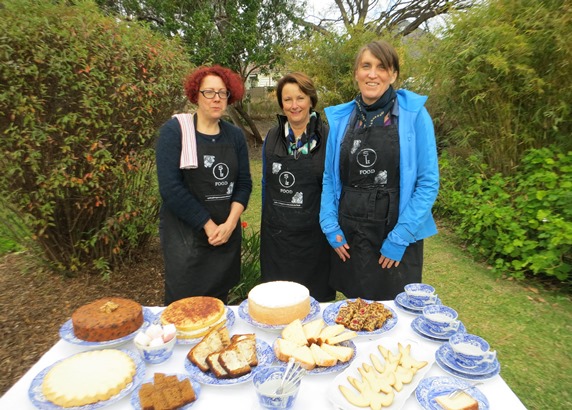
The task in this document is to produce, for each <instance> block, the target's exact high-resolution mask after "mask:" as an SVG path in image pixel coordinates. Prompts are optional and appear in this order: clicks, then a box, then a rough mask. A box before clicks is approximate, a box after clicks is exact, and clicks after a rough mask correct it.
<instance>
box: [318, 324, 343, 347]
mask: <svg viewBox="0 0 572 410" xmlns="http://www.w3.org/2000/svg"><path fill="white" fill-rule="evenodd" d="M344 330H346V328H345V327H344V325H330V326H326V327H325V328H323V329H322V331H321V332H320V336H318V343H323V342H326V343H328V338H331V337H334V336H337V335H339V334H340V333H342V332H343V331H344ZM330 344H332V343H330Z"/></svg>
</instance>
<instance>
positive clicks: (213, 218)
mask: <svg viewBox="0 0 572 410" xmlns="http://www.w3.org/2000/svg"><path fill="white" fill-rule="evenodd" d="M184 89H185V93H186V95H187V98H188V99H189V101H190V102H191V103H193V104H196V106H197V109H196V112H195V113H194V114H177V115H175V116H174V117H173V118H171V119H170V120H168V121H167V122H166V123H165V124H163V126H162V127H161V129H160V131H159V138H158V141H157V145H156V160H157V176H158V181H159V191H160V194H161V198H162V200H163V203H162V206H161V212H160V226H159V231H160V237H161V247H162V250H163V258H164V263H165V305H168V304H170V303H172V302H174V301H176V300H179V299H182V298H186V297H190V296H213V297H216V298H219V299H221V300H222V301H223V302H224V303H225V304H226V303H227V299H228V291H229V289H230V288H231V287H233V286H234V285H236V284H237V283H238V281H239V279H240V250H241V238H242V236H241V225H240V216H241V214H242V213H243V212H244V210H245V209H246V206H247V204H248V200H249V198H250V193H251V191H252V179H251V176H250V166H249V161H248V150H247V146H246V141H245V138H244V134H243V133H242V131H241V130H240V128H238V127H236V126H234V125H233V124H231V123H229V122H227V121H225V120H223V119H222V117H223V115H224V113H225V110H226V108H227V105H228V104H232V103H233V102H235V101H239V100H240V99H242V96H243V94H244V85H243V82H242V79H241V77H240V76H239V75H238V74H237V73H235V72H233V71H232V70H230V69H228V68H224V67H221V66H216V65H215V66H203V67H200V68H198V69H196V70H195V71H193V72H192V73H190V74H189V75H188V76H187V78H186V80H185V84H184Z"/></svg>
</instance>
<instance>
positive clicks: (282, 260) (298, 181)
mask: <svg viewBox="0 0 572 410" xmlns="http://www.w3.org/2000/svg"><path fill="white" fill-rule="evenodd" d="M322 143H323V142H322ZM281 144H282V141H281V140H280V136H278V138H276V139H275V140H274V141H273V142H269V146H268V147H266V153H265V155H267V158H266V176H265V179H266V186H265V195H264V197H265V198H264V201H265V203H264V204H263V207H264V208H263V211H262V224H261V244H260V265H261V272H262V281H263V282H267V281H272V280H289V281H294V282H298V283H301V284H303V285H304V286H306V287H307V288H308V289H309V290H310V295H311V296H312V297H314V298H315V299H316V300H318V301H324V302H325V301H331V300H333V299H334V298H335V295H336V292H335V290H334V289H332V288H331V287H330V286H329V284H328V282H329V273H330V269H329V267H330V252H331V248H330V246H329V244H328V241H327V240H326V237H325V235H324V234H323V232H322V230H321V228H320V223H319V216H318V215H319V212H320V198H321V193H322V174H323V167H324V155H323V151H324V149H325V144H324V145H322V148H321V151H322V152H320V153H317V154H316V155H312V154H307V155H300V156H299V157H297V158H298V159H295V157H294V156H292V155H289V154H288V153H287V151H286V147H283V146H282V145H284V144H282V145H281Z"/></svg>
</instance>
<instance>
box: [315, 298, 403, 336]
mask: <svg viewBox="0 0 572 410" xmlns="http://www.w3.org/2000/svg"><path fill="white" fill-rule="evenodd" d="M355 300H356V299H347V300H340V301H337V302H335V303H332V304H331V305H329V306H328V307H326V308H325V309H324V313H323V314H322V316H323V318H324V322H326V324H327V325H330V326H331V325H335V324H336V317H337V316H338V311H339V310H340V308H341V307H342V306H345V305H346V304H347V302H348V301H351V302H354V301H355ZM362 300H363V301H364V302H367V303H372V302H373V301H371V300H366V299H362ZM379 303H381V302H379ZM383 306H384V307H385V308H386V309H387V310H389V311H390V312H391V316H392V317H390V318H388V319H387V320H386V321H385V322H384V323H383V326H381V327H380V328H379V329H375V330H373V331H371V332H369V331H366V330H359V331H357V332H356V333H357V335H358V336H366V337H371V336H378V335H382V334H384V333H387V332H389V331H390V330H391V329H393V328H394V327H395V325H396V324H397V321H398V319H399V317H398V315H397V313H396V312H395V310H393V309H392V308H390V307H389V306H387V305H386V304H385V303H383Z"/></svg>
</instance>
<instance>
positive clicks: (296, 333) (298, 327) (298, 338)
mask: <svg viewBox="0 0 572 410" xmlns="http://www.w3.org/2000/svg"><path fill="white" fill-rule="evenodd" d="M282 338H284V339H286V340H290V341H291V342H294V343H296V344H297V345H300V346H306V345H307V344H308V341H307V340H306V335H305V334H304V328H303V327H302V321H301V320H300V319H296V320H294V321H292V322H291V323H290V324H289V325H288V326H286V327H285V328H284V329H282Z"/></svg>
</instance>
